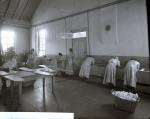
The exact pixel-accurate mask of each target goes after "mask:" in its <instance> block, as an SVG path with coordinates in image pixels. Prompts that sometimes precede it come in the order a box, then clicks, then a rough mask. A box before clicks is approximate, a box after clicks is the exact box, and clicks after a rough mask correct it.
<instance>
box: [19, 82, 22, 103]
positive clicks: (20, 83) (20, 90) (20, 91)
mask: <svg viewBox="0 0 150 119" xmlns="http://www.w3.org/2000/svg"><path fill="white" fill-rule="evenodd" d="M21 97H22V82H19V104H20V102H21Z"/></svg>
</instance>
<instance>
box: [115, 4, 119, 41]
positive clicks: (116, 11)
mask: <svg viewBox="0 0 150 119" xmlns="http://www.w3.org/2000/svg"><path fill="white" fill-rule="evenodd" d="M115 14H116V18H115V19H116V43H117V44H118V43H119V36H118V6H117V5H115Z"/></svg>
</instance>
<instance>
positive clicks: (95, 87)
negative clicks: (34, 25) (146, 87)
mask: <svg viewBox="0 0 150 119" xmlns="http://www.w3.org/2000/svg"><path fill="white" fill-rule="evenodd" d="M93 80H94V79H93ZM99 80H101V79H99ZM110 90H111V89H110V88H106V87H104V86H102V85H101V84H93V83H89V82H87V81H82V80H78V79H73V78H68V77H56V78H55V81H54V92H55V94H54V95H53V94H52V92H51V80H49V79H47V80H46V88H45V93H46V95H45V99H44V98H43V88H42V80H37V81H36V82H35V83H34V86H29V87H25V88H23V96H22V99H21V104H20V105H16V104H13V105H10V104H9V97H10V96H9V95H8V96H7V99H3V98H2V97H1V99H0V102H1V103H0V111H13V112H14V111H15V112H16V111H17V112H74V113H75V117H76V118H81V119H99V118H105V119H119V118H127V119H148V118H149V117H150V95H144V94H140V98H141V100H140V103H139V104H138V106H137V108H136V111H135V112H134V113H128V112H124V111H121V110H118V109H116V108H115V106H114V102H113V97H112V95H111V93H110ZM7 92H8V94H9V90H8V91H7ZM4 102H7V103H4ZM16 102H17V100H16Z"/></svg>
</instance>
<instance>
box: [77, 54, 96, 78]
mask: <svg viewBox="0 0 150 119" xmlns="http://www.w3.org/2000/svg"><path fill="white" fill-rule="evenodd" d="M94 62H95V59H94V58H92V57H88V58H86V60H85V61H84V62H83V63H82V65H81V68H80V72H79V76H80V77H81V78H83V77H85V78H87V79H89V76H90V70H91V64H94Z"/></svg>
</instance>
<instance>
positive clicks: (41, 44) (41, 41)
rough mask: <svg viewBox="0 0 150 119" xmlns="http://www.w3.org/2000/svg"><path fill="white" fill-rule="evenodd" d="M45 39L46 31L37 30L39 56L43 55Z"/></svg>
mask: <svg viewBox="0 0 150 119" xmlns="http://www.w3.org/2000/svg"><path fill="white" fill-rule="evenodd" d="M45 40H46V31H45V30H40V31H39V48H38V49H39V53H38V54H39V56H43V55H45Z"/></svg>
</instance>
